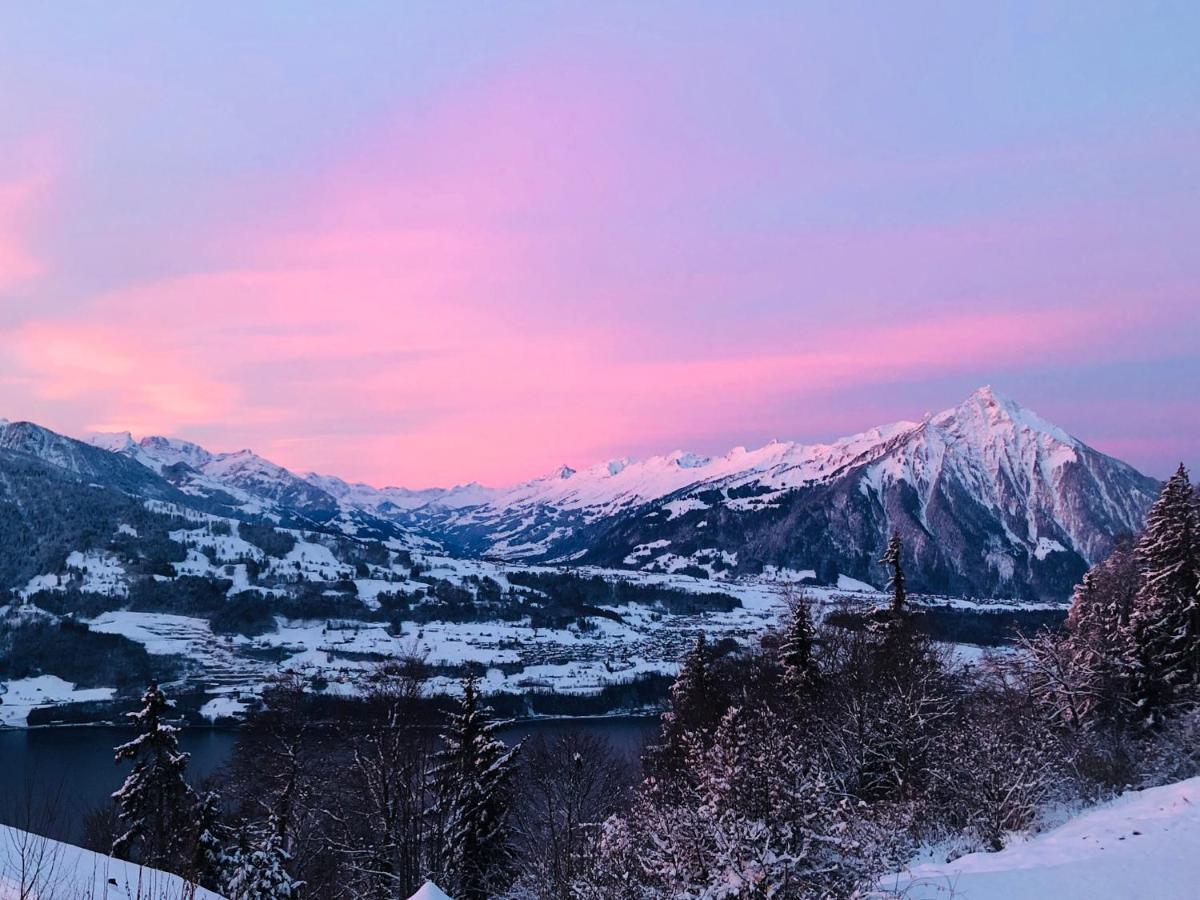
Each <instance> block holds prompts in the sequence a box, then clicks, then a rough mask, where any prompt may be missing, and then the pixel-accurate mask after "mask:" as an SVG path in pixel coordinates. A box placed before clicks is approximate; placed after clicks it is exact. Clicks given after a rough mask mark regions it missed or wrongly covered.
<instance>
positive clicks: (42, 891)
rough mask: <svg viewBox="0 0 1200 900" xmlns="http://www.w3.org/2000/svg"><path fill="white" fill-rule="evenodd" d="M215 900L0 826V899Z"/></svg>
mask: <svg viewBox="0 0 1200 900" xmlns="http://www.w3.org/2000/svg"><path fill="white" fill-rule="evenodd" d="M74 898H87V900H221V898H220V897H218V895H216V894H214V893H212V892H211V891H206V890H204V889H203V888H197V887H195V886H194V885H190V884H188V883H187V882H185V881H184V880H183V879H182V878H180V877H179V876H177V875H168V874H167V873H165V872H159V871H157V870H155V869H144V868H142V867H140V866H137V865H134V864H133V863H129V862H124V861H122V860H119V859H113V858H112V857H109V856H101V855H100V854H98V853H93V852H91V851H90V850H84V849H82V848H81V847H75V846H73V845H71V844H64V843H61V842H59V841H52V840H50V839H49V838H44V837H39V836H37V835H33V834H30V833H28V832H25V831H20V830H18V829H16V828H12V827H9V826H7V825H0V900H74Z"/></svg>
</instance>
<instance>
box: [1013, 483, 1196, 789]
mask: <svg viewBox="0 0 1200 900" xmlns="http://www.w3.org/2000/svg"><path fill="white" fill-rule="evenodd" d="M1026 649H1027V650H1028V653H1026V654H1025V655H1024V656H1023V657H1022V659H1023V662H1024V664H1025V665H1026V667H1027V673H1028V677H1029V679H1030V681H1031V683H1032V685H1033V690H1034V693H1035V694H1036V697H1037V699H1038V701H1039V703H1040V704H1041V706H1042V708H1043V710H1044V711H1045V712H1046V714H1047V715H1048V716H1049V717H1050V718H1051V719H1052V720H1053V721H1055V722H1056V723H1061V724H1062V725H1063V726H1064V727H1066V728H1069V729H1071V730H1073V731H1076V732H1079V733H1080V734H1083V735H1086V736H1087V737H1088V741H1087V743H1088V745H1089V746H1092V747H1095V748H1097V749H1098V750H1099V751H1100V755H1099V756H1098V758H1097V759H1096V760H1094V763H1095V764H1097V765H1101V764H1103V765H1108V766H1110V767H1113V768H1114V769H1115V770H1119V771H1125V770H1131V767H1133V766H1135V765H1136V763H1137V759H1136V752H1137V747H1136V745H1135V744H1134V743H1131V741H1134V739H1136V738H1137V737H1138V736H1139V735H1143V734H1145V733H1147V732H1157V733H1162V732H1164V731H1171V730H1178V729H1180V728H1190V727H1192V725H1193V716H1192V714H1193V712H1194V710H1195V707H1196V703H1197V691H1198V688H1200V504H1198V501H1197V496H1196V492H1195V490H1194V489H1193V487H1192V485H1191V483H1190V480H1189V478H1188V472H1187V470H1186V469H1185V468H1184V467H1183V466H1182V465H1181V466H1180V467H1179V469H1178V471H1177V472H1176V473H1175V474H1174V475H1173V476H1172V477H1171V478H1170V479H1169V480H1168V481H1167V483H1166V485H1165V486H1164V487H1163V490H1162V493H1161V494H1160V496H1159V498H1158V500H1157V501H1156V502H1155V503H1154V505H1153V506H1152V507H1151V509H1150V512H1149V514H1148V515H1147V517H1146V526H1145V529H1144V530H1143V532H1142V534H1141V535H1140V536H1138V537H1137V538H1133V537H1129V538H1125V539H1123V540H1121V541H1119V542H1118V543H1117V545H1116V547H1115V548H1114V550H1113V551H1112V553H1111V554H1110V555H1109V556H1108V558H1107V559H1105V560H1104V561H1102V562H1101V563H1099V564H1098V565H1096V566H1095V567H1093V568H1092V570H1091V571H1089V572H1088V573H1087V575H1086V576H1085V577H1084V579H1083V581H1082V582H1081V583H1080V584H1079V586H1078V587H1077V588H1076V590H1075V596H1074V598H1073V602H1072V605H1071V612H1070V614H1069V616H1068V618H1067V623H1066V628H1065V631H1064V633H1062V634H1055V633H1044V634H1042V635H1039V636H1038V637H1037V638H1036V639H1033V640H1031V641H1027V642H1026Z"/></svg>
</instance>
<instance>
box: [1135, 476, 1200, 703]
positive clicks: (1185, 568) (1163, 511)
mask: <svg viewBox="0 0 1200 900" xmlns="http://www.w3.org/2000/svg"><path fill="white" fill-rule="evenodd" d="M1198 541H1200V514H1198V512H1197V508H1196V495H1195V493H1194V492H1193V491H1192V486H1191V483H1190V481H1189V479H1188V472H1187V469H1186V468H1184V466H1183V464H1182V463H1181V464H1180V466H1179V469H1178V470H1177V471H1176V472H1175V474H1174V475H1172V476H1171V478H1170V479H1168V481H1167V483H1166V484H1165V485H1164V486H1163V489H1162V493H1161V494H1160V495H1159V497H1158V499H1157V500H1156V501H1155V502H1154V505H1153V506H1152V507H1151V508H1150V512H1149V514H1148V515H1147V516H1146V528H1145V531H1144V532H1143V533H1142V537H1141V540H1140V541H1139V542H1138V558H1139V561H1140V563H1141V567H1142V584H1141V589H1140V590H1139V591H1138V594H1137V597H1136V599H1135V601H1134V609H1133V613H1132V615H1131V621H1130V628H1131V631H1132V648H1131V654H1130V655H1131V663H1132V669H1133V675H1134V682H1135V694H1136V697H1137V702H1138V704H1139V707H1140V709H1141V712H1142V714H1143V718H1144V719H1145V720H1146V721H1147V722H1150V723H1153V722H1155V721H1158V720H1160V719H1161V718H1162V716H1163V715H1164V714H1165V713H1166V712H1167V711H1168V710H1169V709H1170V708H1171V707H1172V706H1173V705H1174V704H1175V703H1177V702H1178V701H1180V700H1181V699H1183V697H1184V696H1185V694H1186V692H1187V691H1188V689H1189V688H1192V687H1195V685H1196V684H1197V681H1198V680H1200V552H1198V547H1197V543H1198Z"/></svg>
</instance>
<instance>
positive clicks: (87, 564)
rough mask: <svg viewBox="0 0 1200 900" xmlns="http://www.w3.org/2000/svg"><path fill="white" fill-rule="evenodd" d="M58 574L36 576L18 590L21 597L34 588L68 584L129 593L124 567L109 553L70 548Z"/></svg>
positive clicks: (50, 588)
mask: <svg viewBox="0 0 1200 900" xmlns="http://www.w3.org/2000/svg"><path fill="white" fill-rule="evenodd" d="M64 568H65V569H66V571H65V572H64V573H62V574H50V575H36V576H34V577H33V578H31V579H30V580H29V583H28V584H26V585H25V587H24V588H22V589H21V591H20V594H21V596H22V597H28V596H29V595H30V594H32V593H35V592H36V591H63V590H66V589H67V587H68V586H69V585H71V584H74V585H75V586H77V587H78V588H79V589H80V590H81V591H89V592H91V593H95V594H107V595H108V596H111V597H124V596H125V595H126V594H128V593H129V585H128V584H127V583H126V574H125V569H124V567H123V566H122V565H121V562H120V560H118V559H117V558H116V557H115V556H113V555H112V554H111V553H101V552H97V551H88V552H87V553H82V552H80V551H79V550H73V551H71V553H69V554H68V555H67V560H66V564H65V567H64Z"/></svg>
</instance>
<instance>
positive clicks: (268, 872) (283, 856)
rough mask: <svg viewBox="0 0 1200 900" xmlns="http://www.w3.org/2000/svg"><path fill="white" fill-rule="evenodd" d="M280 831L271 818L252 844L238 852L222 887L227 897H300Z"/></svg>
mask: <svg viewBox="0 0 1200 900" xmlns="http://www.w3.org/2000/svg"><path fill="white" fill-rule="evenodd" d="M279 832H280V828H279V825H278V823H277V822H275V821H274V820H273V819H272V821H271V822H270V823H269V825H268V827H267V829H266V832H265V833H264V834H263V836H262V838H261V839H260V840H259V841H258V842H257V843H256V844H255V845H254V846H252V847H249V848H243V849H242V850H240V851H239V852H238V853H237V859H236V861H235V863H234V866H233V874H232V875H231V876H230V878H229V883H228V885H227V886H226V889H225V895H226V897H228V900H293V898H295V897H298V896H299V892H300V887H301V885H302V883H301V882H298V881H295V880H293V879H292V877H291V875H289V874H288V871H287V864H288V861H289V859H290V856H289V855H288V853H287V851H286V850H284V849H283V840H282V838H281V837H280V836H279ZM244 843H245V841H244V839H243V844H244Z"/></svg>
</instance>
